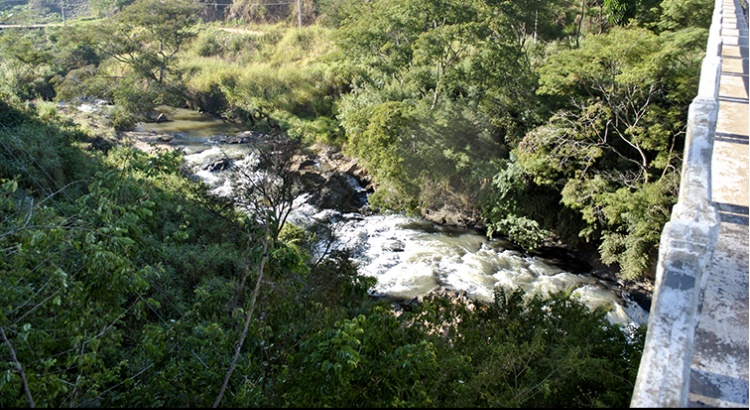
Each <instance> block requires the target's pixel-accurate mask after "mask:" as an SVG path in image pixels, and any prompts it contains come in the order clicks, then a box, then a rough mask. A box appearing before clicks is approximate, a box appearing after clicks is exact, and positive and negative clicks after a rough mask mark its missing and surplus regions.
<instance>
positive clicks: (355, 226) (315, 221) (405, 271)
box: [136, 108, 648, 326]
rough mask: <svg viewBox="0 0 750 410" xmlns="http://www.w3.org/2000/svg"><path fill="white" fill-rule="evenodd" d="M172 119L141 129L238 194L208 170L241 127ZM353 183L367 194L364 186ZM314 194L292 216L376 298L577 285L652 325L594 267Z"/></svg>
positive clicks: (233, 149)
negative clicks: (568, 264) (324, 201)
mask: <svg viewBox="0 0 750 410" xmlns="http://www.w3.org/2000/svg"><path fill="white" fill-rule="evenodd" d="M163 111H164V112H166V113H167V116H168V118H169V120H170V121H168V122H163V123H144V124H139V125H138V127H137V128H136V130H137V131H141V132H156V133H160V134H169V135H171V140H170V141H169V144H170V145H171V146H173V147H175V146H176V147H179V148H181V149H182V150H183V151H184V152H185V154H186V157H185V159H186V161H187V162H188V164H190V166H192V169H193V173H194V174H195V175H197V176H198V177H200V178H201V179H202V180H203V181H205V182H206V183H207V184H208V186H209V187H211V189H212V191H213V192H214V193H215V194H217V195H225V196H229V195H232V186H231V183H230V178H229V173H230V172H231V168H229V169H225V170H218V171H217V170H213V171H211V170H208V169H207V168H208V167H209V165H210V164H215V163H216V162H217V161H220V160H221V159H222V158H226V157H229V158H231V159H232V160H235V161H240V160H241V158H242V157H243V155H244V154H245V153H246V152H247V151H246V150H247V148H246V147H245V145H244V144H227V143H222V142H221V141H222V140H223V139H224V138H226V137H227V136H229V137H231V136H234V135H236V134H237V133H238V132H240V131H242V129H241V128H240V127H238V126H236V125H235V124H231V123H229V122H226V121H223V120H220V119H217V118H215V117H212V116H210V115H207V114H201V113H196V112H194V111H189V110H184V109H166V108H165V109H163ZM352 181H353V182H352V187H353V189H354V190H359V192H360V193H361V194H364V188H362V187H357V186H356V180H354V179H353V178H352ZM309 198H310V194H303V195H301V196H300V197H298V198H297V199H296V200H295V203H294V205H295V206H294V210H293V213H292V215H291V216H290V222H292V223H295V224H297V225H300V226H303V227H312V226H314V225H320V224H324V225H326V226H327V228H328V230H329V231H330V232H333V234H334V239H333V242H332V244H331V246H330V247H329V245H328V243H327V242H326V243H323V242H321V243H320V245H319V249H318V250H317V253H318V254H317V255H313V259H315V258H317V257H320V256H321V254H322V253H323V252H324V251H325V249H332V248H338V249H348V250H350V252H351V255H352V258H353V260H354V262H355V263H357V265H358V267H359V272H360V273H361V274H363V275H368V276H372V277H375V278H376V279H377V283H376V284H375V286H374V287H373V288H372V289H371V290H370V293H371V294H372V295H374V296H383V297H388V298H392V299H398V300H411V299H413V298H417V297H420V296H424V295H427V294H428V293H430V292H433V291H436V290H446V291H451V292H453V291H455V292H465V294H466V295H467V296H468V297H470V298H472V299H474V300H477V301H490V300H491V299H492V297H493V289H494V288H495V287H496V286H504V287H520V288H522V289H524V290H525V291H526V292H527V293H530V294H534V293H540V294H545V293H548V292H554V291H562V290H572V294H573V295H574V297H577V298H579V299H580V300H581V301H582V302H583V303H584V304H586V305H587V306H589V307H591V308H594V307H597V306H603V307H605V309H607V310H608V313H607V317H608V319H609V321H610V322H611V323H618V324H622V325H636V326H637V325H641V324H643V325H645V324H646V323H647V321H648V311H646V310H644V309H643V308H641V307H640V306H639V305H638V304H636V303H635V302H633V301H631V300H629V299H627V298H623V297H622V296H621V290H620V289H618V288H617V286H612V285H611V284H609V283H606V282H604V281H601V280H599V279H597V278H595V277H594V276H592V275H591V274H590V273H587V272H582V273H581V272H579V273H571V272H569V271H566V270H564V269H563V268H561V267H559V266H557V265H556V264H553V263H548V262H547V261H546V260H545V258H544V255H541V256H532V255H528V254H524V253H522V252H520V251H518V250H516V249H518V248H517V247H515V246H512V244H509V243H507V242H504V241H502V240H500V239H488V238H487V237H486V236H485V235H483V234H481V233H480V232H476V231H473V230H470V229H461V228H456V227H447V226H440V225H436V224H433V223H431V222H429V221H427V220H425V219H421V218H417V217H408V216H405V215H402V214H398V213H387V214H368V215H364V214H361V213H358V212H351V213H342V212H339V211H335V210H332V209H319V208H317V207H315V206H314V205H312V204H311V203H310V201H309Z"/></svg>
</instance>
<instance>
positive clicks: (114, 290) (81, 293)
mask: <svg viewBox="0 0 750 410" xmlns="http://www.w3.org/2000/svg"><path fill="white" fill-rule="evenodd" d="M0 108H1V109H0V122H1V123H2V125H1V126H0V147H2V150H1V151H0V154H1V155H2V157H1V158H0V178H2V185H0V194H1V195H0V212H1V213H2V215H0V217H1V218H0V219H1V220H2V225H0V252H2V258H0V272H1V273H2V276H1V278H2V283H3V286H2V287H0V301H2V306H3V309H2V311H0V330H2V340H0V342H1V343H0V356H1V357H2V358H3V360H2V362H0V406H3V407H6V406H7V407H24V406H29V405H36V406H44V407H63V406H96V407H99V406H105V407H161V406H165V407H185V406H187V407H208V406H209V405H211V403H213V402H214V401H215V399H216V397H217V394H219V390H220V387H221V385H222V380H223V379H224V378H225V374H226V371H227V368H228V367H229V365H230V363H231V362H232V361H233V355H234V351H235V347H236V346H237V343H238V340H239V339H240V337H241V335H242V334H243V325H242V324H243V322H245V321H246V320H247V323H249V324H250V326H249V329H248V333H249V335H250V336H249V337H248V338H247V340H246V341H245V343H244V345H243V347H242V354H241V355H240V356H239V357H238V358H236V370H235V372H234V375H233V376H232V377H230V378H228V384H227V392H228V393H227V394H226V395H225V396H224V399H223V401H222V402H221V405H223V406H227V407H250V406H291V407H303V406H316V407H317V406H346V407H375V406H399V407H400V406H409V407H413V406H430V407H432V406H434V407H443V406H480V407H485V406H626V405H627V404H628V402H629V399H630V394H631V392H632V386H633V383H634V379H635V373H636V371H637V367H638V362H639V355H640V349H641V347H642V343H643V333H642V331H641V330H636V331H635V332H636V333H629V332H632V330H631V331H629V332H625V331H624V329H622V328H620V327H619V326H614V325H610V324H609V322H608V321H607V320H606V319H605V313H606V312H604V311H602V310H597V311H595V312H593V313H592V312H590V311H589V310H588V309H587V308H586V307H584V306H583V305H582V304H580V303H579V302H577V301H576V300H574V299H571V298H570V296H569V295H553V296H552V299H550V300H542V299H540V298H539V297H535V298H524V296H523V294H522V293H520V292H518V291H509V292H504V291H498V292H499V293H498V295H497V296H496V298H495V303H493V304H491V305H488V306H474V305H473V304H470V303H469V304H467V302H464V301H462V300H458V301H448V300H447V299H440V298H433V299H428V300H426V301H425V302H424V303H422V304H418V305H413V306H412V309H411V310H410V311H405V312H403V313H402V314H401V315H395V314H394V312H393V311H392V309H391V305H390V303H389V302H386V301H377V300H371V299H370V298H369V297H368V295H367V290H368V288H370V286H372V284H373V279H372V278H366V277H362V276H360V275H359V274H358V273H357V270H356V266H354V265H353V264H352V263H351V262H350V261H349V258H348V257H347V255H346V254H342V253H338V252H335V253H332V254H330V255H329V256H328V257H327V258H325V259H324V260H322V261H319V262H317V263H314V264H313V263H311V262H308V260H309V255H308V254H307V251H306V250H305V249H306V246H305V244H306V243H309V238H308V235H307V234H306V233H305V232H303V231H302V230H300V229H298V228H295V227H293V226H291V225H285V227H284V228H282V230H281V231H280V232H277V233H275V234H274V235H272V236H270V237H264V236H263V234H262V232H263V231H264V230H265V228H263V226H264V225H263V223H264V220H263V219H262V218H261V219H260V220H259V219H257V218H251V217H246V216H245V215H243V214H239V213H237V212H236V211H235V208H234V207H233V206H232V204H230V203H228V202H225V201H220V200H218V199H216V198H214V197H211V196H208V195H207V194H206V190H205V188H203V187H202V186H201V184H199V183H197V182H194V181H192V180H191V179H190V178H188V176H186V175H184V174H183V171H182V170H181V158H180V154H179V153H177V152H157V153H154V154H145V153H143V152H140V151H137V150H134V149H132V148H128V147H114V148H110V149H108V151H107V153H103V152H101V151H100V150H98V149H95V148H94V146H95V142H96V140H95V139H92V138H91V137H92V136H90V135H87V134H85V133H84V132H81V131H80V130H78V129H77V128H75V127H73V126H72V125H71V124H70V123H69V122H68V121H67V120H65V119H64V118H62V117H60V116H58V115H57V114H56V111H55V109H54V107H51V106H49V104H44V103H40V106H38V107H37V108H36V109H35V110H31V111H28V110H24V109H21V108H18V107H17V106H13V105H9V104H7V103H6V102H0ZM21 141H23V143H21ZM256 188H258V186H256ZM256 193H257V192H256ZM281 197H283V195H282V196H281ZM248 198H251V197H248ZM267 198H268V197H265V199H267ZM244 201H245V203H248V201H250V202H251V201H252V199H245V200H244ZM275 214H276V215H281V214H283V211H282V210H281V208H277V211H276V213H275ZM256 215H257V214H256ZM250 216H252V214H251V215H250ZM267 221H268V220H265V222H267ZM279 225H280V224H279V223H278V220H277V221H276V222H275V224H274V225H272V226H279ZM265 226H266V227H268V226H269V225H265ZM265 231H266V232H268V231H267V230H265ZM259 232H261V233H260V234H259ZM264 238H265V239H264ZM269 238H270V240H269ZM264 264H265V267H264ZM259 266H260V268H259ZM263 273H265V275H264V276H262V277H261V275H262V274H263ZM261 278H262V285H263V286H262V287H260V288H258V287H256V288H253V286H252V284H253V283H254V282H255V281H256V280H258V283H260V282H261V280H260V279H261ZM258 289H260V291H259V290H258ZM256 297H257V311H258V312H257V314H256V315H255V316H252V317H251V316H247V312H248V307H249V306H253V305H251V304H250V299H253V300H255V298H256ZM247 318H251V319H252V320H249V319H247ZM628 335H631V336H628ZM238 351H239V350H238ZM478 370H479V371H478Z"/></svg>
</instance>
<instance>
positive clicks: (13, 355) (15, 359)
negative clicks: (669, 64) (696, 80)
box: [0, 326, 35, 408]
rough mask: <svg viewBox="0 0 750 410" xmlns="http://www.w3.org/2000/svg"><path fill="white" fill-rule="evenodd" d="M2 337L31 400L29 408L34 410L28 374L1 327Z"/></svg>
mask: <svg viewBox="0 0 750 410" xmlns="http://www.w3.org/2000/svg"><path fill="white" fill-rule="evenodd" d="M0 336H2V338H3V342H4V343H5V344H6V345H7V346H8V349H10V358H11V359H12V360H13V364H15V365H16V370H18V374H19V375H20V376H21V383H22V384H23V391H24V392H25V393H26V398H27V399H29V407H31V408H34V407H35V406H34V398H33V397H31V390H30V389H29V383H28V382H27V381H26V373H24V371H23V366H21V362H19V361H18V358H17V357H16V351H15V349H13V345H12V344H10V340H8V338H7V337H6V336H5V329H4V328H3V327H2V326H0Z"/></svg>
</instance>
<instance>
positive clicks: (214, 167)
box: [203, 158, 232, 172]
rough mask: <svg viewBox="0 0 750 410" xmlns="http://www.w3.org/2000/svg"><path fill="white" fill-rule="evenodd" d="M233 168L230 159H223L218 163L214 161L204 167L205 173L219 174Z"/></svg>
mask: <svg viewBox="0 0 750 410" xmlns="http://www.w3.org/2000/svg"><path fill="white" fill-rule="evenodd" d="M231 166H232V161H231V160H230V159H229V158H222V159H220V160H218V161H214V162H212V163H210V164H208V165H206V166H204V167H203V170H204V171H210V172H218V171H226V170H228V169H229V168H230V167H231Z"/></svg>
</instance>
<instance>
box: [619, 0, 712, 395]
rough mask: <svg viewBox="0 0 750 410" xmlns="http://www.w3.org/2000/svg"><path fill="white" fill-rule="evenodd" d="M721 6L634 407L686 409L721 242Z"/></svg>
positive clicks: (692, 120) (692, 119)
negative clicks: (715, 167)
mask: <svg viewBox="0 0 750 410" xmlns="http://www.w3.org/2000/svg"><path fill="white" fill-rule="evenodd" d="M721 1H722V0H717V1H716V5H715V8H714V16H713V21H712V24H711V29H710V32H709V39H708V44H707V50H706V57H705V58H704V60H703V65H702V67H701V79H700V85H699V90H698V96H697V97H696V98H695V99H694V100H693V102H692V104H690V109H689V112H688V124H687V135H686V140H685V157H684V159H683V164H682V175H681V181H680V194H679V199H678V201H677V204H676V205H675V206H674V208H673V209H672V217H671V220H670V221H669V222H668V223H667V224H666V225H665V226H664V231H663V232H662V236H661V243H660V245H659V246H660V248H659V264H658V266H657V271H656V286H655V291H654V298H653V303H652V305H651V313H650V316H649V323H648V332H647V335H646V343H645V346H644V349H643V355H642V357H641V364H640V367H639V369H638V378H637V379H636V385H635V389H634V391H633V398H632V401H631V403H630V405H631V407H687V404H688V394H689V388H690V372H691V370H690V368H691V364H692V359H693V337H694V333H695V327H696V323H697V320H698V302H699V295H700V290H701V287H702V285H703V282H704V276H703V275H702V273H703V272H705V270H706V268H707V266H708V264H709V263H710V261H711V257H712V255H713V249H714V247H715V245H716V241H717V239H718V236H719V224H720V219H719V214H718V211H717V209H716V208H715V207H714V206H713V205H712V203H711V155H712V152H713V139H714V135H715V134H716V120H717V117H718V112H719V101H718V98H717V97H718V90H719V78H720V75H721V57H720V51H721V36H720V30H721V25H720V23H721Z"/></svg>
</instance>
